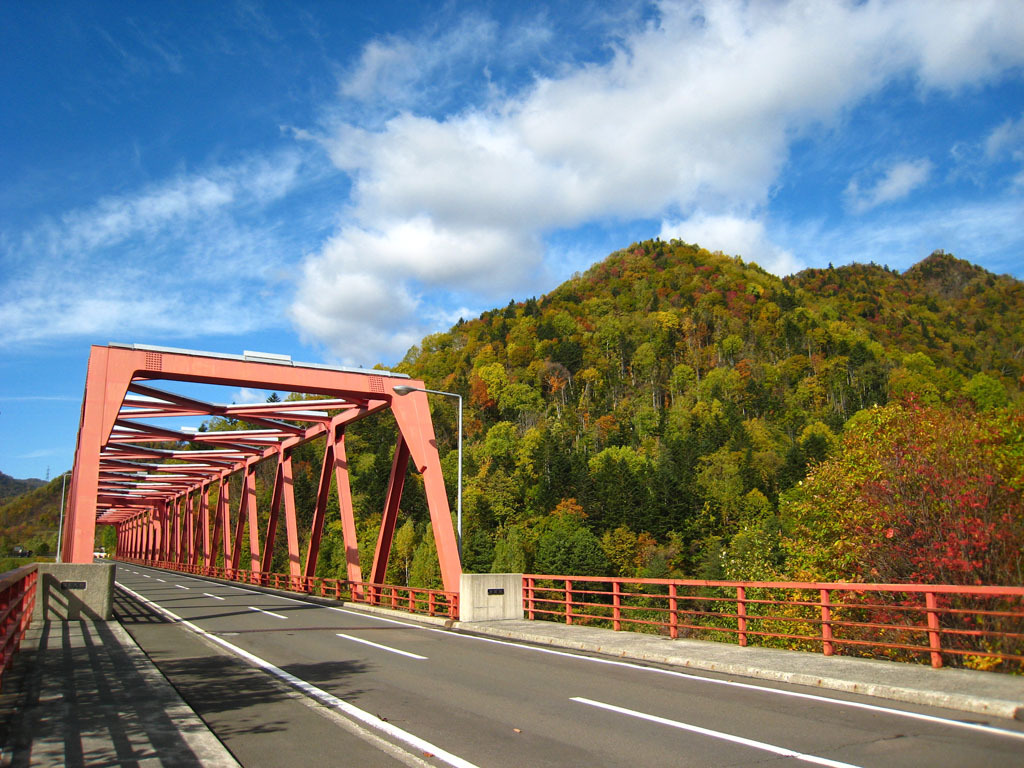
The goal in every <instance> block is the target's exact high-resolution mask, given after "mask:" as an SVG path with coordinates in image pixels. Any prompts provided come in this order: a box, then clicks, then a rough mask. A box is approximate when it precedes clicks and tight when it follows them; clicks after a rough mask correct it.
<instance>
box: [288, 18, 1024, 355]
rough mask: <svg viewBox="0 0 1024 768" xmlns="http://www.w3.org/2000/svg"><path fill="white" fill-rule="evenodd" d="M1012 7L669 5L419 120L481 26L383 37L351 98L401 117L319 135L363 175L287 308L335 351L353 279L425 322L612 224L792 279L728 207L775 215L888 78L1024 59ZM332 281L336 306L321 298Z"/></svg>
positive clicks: (911, 172) (915, 165) (868, 194)
mask: <svg viewBox="0 0 1024 768" xmlns="http://www.w3.org/2000/svg"><path fill="white" fill-rule="evenodd" d="M1012 6H1013V4H1009V3H1000V2H989V3H983V2H979V3H961V2H955V1H953V0H950V2H945V3H934V2H902V3H889V2H867V3H859V4H851V3H843V2H828V3H826V2H814V3H809V2H799V1H794V2H784V3H771V4H769V3H749V4H747V3H707V4H693V3H668V2H666V3H663V4H661V5H659V6H658V10H659V18H658V20H657V21H656V22H652V23H643V24H639V25H637V26H634V27H633V28H632V29H627V30H626V31H625V32H624V33H623V34H622V35H621V36H620V37H618V38H615V40H616V42H612V41H611V38H609V45H613V46H614V47H613V50H612V55H611V57H610V59H608V60H607V61H603V62H600V63H593V62H591V63H587V62H581V63H579V64H577V65H576V66H566V67H564V68H562V69H561V70H560V71H559V72H558V74H556V75H548V76H545V77H537V78H535V79H534V80H533V81H531V82H530V83H529V84H528V85H526V86H523V87H521V89H520V90H519V91H518V92H515V93H511V94H505V93H504V92H503V91H502V90H501V89H497V90H496V91H495V94H496V95H493V96H492V97H491V98H490V99H489V100H486V101H479V102H478V103H476V104H475V105H471V106H468V107H466V106H464V105H462V106H460V108H459V109H458V111H451V112H450V113H448V114H447V116H443V117H439V116H437V113H438V109H437V108H436V107H435V108H432V109H425V108H421V109H419V110H418V112H414V111H413V109H415V104H417V102H416V101H415V100H414V99H412V98H411V97H408V98H407V96H406V94H407V93H408V91H409V90H410V89H415V88H417V87H421V86H425V87H429V90H430V93H431V94H432V98H434V99H436V100H437V101H438V102H439V103H444V101H445V99H444V96H445V94H443V93H440V94H439V92H438V88H439V87H440V86H439V85H438V83H437V82H436V81H434V80H432V79H431V78H436V77H437V76H438V75H439V74H443V72H444V64H445V62H447V61H456V60H457V61H467V60H471V59H472V58H473V57H472V46H473V45H478V44H480V41H482V40H487V39H488V35H489V34H490V31H488V32H487V34H479V35H477V37H476V38H473V37H472V36H464V37H462V38H460V41H459V45H461V44H462V43H465V45H461V47H459V45H456V46H453V50H454V52H453V54H452V58H451V59H447V58H446V57H445V56H443V55H440V54H439V52H440V51H442V50H443V46H441V45H438V43H439V42H443V41H445V40H446V38H445V36H443V35H442V36H439V37H437V38H434V39H432V40H425V39H421V40H403V39H399V38H391V39H388V40H386V41H383V42H380V41H378V42H375V43H373V44H371V45H370V46H368V47H367V48H366V49H365V51H364V53H363V56H362V58H361V59H360V63H359V66H358V67H357V68H356V69H355V71H354V72H353V73H352V75H351V76H350V77H349V79H348V80H347V81H346V82H345V83H344V85H343V90H344V91H345V92H346V93H347V94H349V95H355V96H358V97H359V98H361V99H363V100H364V101H365V102H366V104H367V105H369V106H373V102H374V99H375V97H376V96H379V97H380V102H379V103H378V104H377V107H378V109H377V111H376V114H378V115H379V114H381V113H383V112H384V111H386V109H387V103H386V101H385V100H386V99H389V98H392V97H393V95H394V94H395V93H398V94H400V95H401V98H400V99H399V101H400V105H401V108H404V109H405V110H406V111H404V112H401V113H399V114H394V116H392V117H390V118H388V119H386V120H385V121H383V122H372V121H364V122H362V123H360V122H357V121H356V118H355V117H352V116H350V117H349V122H348V123H347V124H342V125H340V126H336V128H335V129H334V130H332V131H331V132H329V133H328V135H326V136H325V137H323V138H322V139H321V140H322V141H323V143H324V145H325V147H326V148H327V149H328V151H329V152H330V153H331V157H332V159H333V160H334V162H335V164H336V165H337V166H338V168H340V169H342V170H344V171H346V172H347V173H348V174H349V175H350V177H351V179H352V182H353V187H352V194H351V199H350V207H349V208H348V209H347V210H346V212H345V223H344V224H343V225H342V226H341V227H340V229H339V231H338V233H337V235H336V236H334V237H333V238H331V240H330V241H329V242H328V243H327V244H326V245H325V246H324V248H323V249H322V250H320V251H319V252H317V253H313V254H311V255H310V256H309V257H308V259H307V262H306V265H305V270H304V283H303V284H302V286H301V288H300V291H299V294H298V298H297V302H296V306H295V307H294V308H293V311H292V316H293V318H294V319H295V321H296V323H297V325H298V327H299V328H300V329H301V330H302V331H304V332H305V333H306V334H308V335H309V336H310V337H312V338H316V339H319V340H321V341H323V342H324V343H326V344H327V345H328V346H331V347H332V348H334V349H336V350H340V349H342V348H343V346H344V345H345V344H347V343H348V342H343V341H342V339H343V337H344V336H350V335H351V333H352V330H353V328H354V327H355V326H354V325H353V316H352V313H351V312H349V311H347V310H345V309H344V307H345V306H346V305H347V304H348V302H350V301H352V300H353V299H356V300H357V301H358V298H357V297H354V296H353V285H354V284H353V283H352V282H351V281H347V280H345V279H343V277H344V273H345V271H349V270H354V269H356V268H358V269H357V272H358V274H359V275H361V278H362V279H363V280H364V281H369V280H371V279H377V280H382V281H383V280H386V281H387V283H388V284H389V286H390V287H391V289H392V291H393V292H394V293H395V294H396V295H398V296H400V297H401V299H400V301H399V304H400V306H401V307H402V311H403V312H405V313H407V316H408V317H418V318H422V317H424V316H425V315H426V314H428V308H427V307H426V306H424V303H423V300H422V299H421V298H420V297H419V295H418V294H417V292H416V290H415V287H416V285H417V284H420V283H429V284H438V285H439V284H443V285H445V286H446V287H448V288H449V289H450V290H452V291H455V292H471V293H472V294H473V295H474V296H475V297H477V298H479V299H481V300H486V299H487V298H495V299H497V298H504V297H507V295H508V292H509V286H510V285H514V284H516V283H517V282H518V281H521V280H522V279H523V278H524V277H525V276H526V275H528V274H531V273H532V271H533V270H535V269H536V267H537V265H538V264H539V262H540V261H541V259H542V256H543V252H544V245H543V241H544V237H545V235H546V234H548V233H550V232H553V231H556V230H558V229H564V228H571V227H576V226H580V225H584V224H586V223H588V222H593V221H596V220H598V219H602V218H607V217H611V218H617V219H619V220H627V219H630V218H636V217H643V218H661V219H663V220H665V221H667V222H681V224H675V225H673V224H666V225H665V229H666V231H667V230H668V229H674V228H675V227H676V226H679V227H682V226H683V225H685V226H686V228H687V229H688V230H689V231H690V232H705V233H706V235H707V237H711V238H716V239H718V240H719V241H720V242H721V246H717V247H722V248H723V249H729V250H739V251H744V252H746V254H748V257H749V258H752V259H754V260H756V261H759V262H761V263H763V265H764V266H765V267H766V268H769V269H773V270H776V271H781V272H785V271H789V270H790V269H792V268H796V267H797V266H799V264H798V262H797V261H796V260H795V259H794V257H793V256H792V254H791V253H789V252H788V251H787V250H785V249H782V248H779V247H778V246H775V245H773V244H772V242H771V241H770V239H769V238H768V236H767V235H766V234H765V230H764V226H763V223H762V222H760V221H759V220H758V219H756V218H754V219H751V218H744V216H742V215H741V216H735V214H734V212H736V211H755V210H759V209H763V207H764V206H765V205H766V204H767V202H768V201H769V199H770V195H771V191H772V188H773V185H775V184H776V183H777V181H778V179H779V176H780V174H781V172H782V169H783V167H784V166H785V163H786V161H787V153H788V147H789V145H790V142H791V141H792V140H793V139H794V137H797V136H800V135H801V134H803V133H805V132H807V131H810V130H811V129H813V128H814V127H815V126H817V125H819V124H821V123H826V124H835V123H839V122H841V120H842V118H843V116H844V114H845V112H846V111H847V110H849V109H851V108H852V107H854V106H855V105H857V104H858V103H859V102H861V101H862V100H863V99H864V98H865V97H867V96H870V95H872V94H875V93H877V92H878V91H879V90H880V89H881V88H882V87H883V86H884V85H886V84H887V83H889V82H890V81H892V80H893V79H894V78H903V77H908V76H909V77H912V78H914V79H915V80H916V82H917V83H918V86H919V88H920V89H921V90H922V91H928V90H930V89H944V90H950V89H957V88H962V87H964V86H967V85H970V84H972V83H975V82H978V81H979V80H981V79H982V78H986V77H991V76H993V75H995V74H997V73H999V72H1001V71H1003V70H1005V69H1006V68H1007V67H1012V66H1017V65H1019V64H1021V63H1024V15H1021V14H1019V13H1016V12H1015V10H1016V9H1014V8H1013V7H1012ZM1018 17H1021V18H1018ZM951 19H952V20H955V23H951V22H950V20H951ZM485 27H486V25H485ZM489 29H490V28H488V30H489ZM467 41H468V42H467ZM427 81H429V82H427ZM454 82H455V84H456V85H459V83H460V82H461V81H459V80H458V78H456V79H455V81H454ZM442 90H443V89H442ZM428 115H429V116H428ZM930 173H931V164H930V163H929V161H927V160H917V161H905V162H903V163H899V164H897V165H894V166H893V167H892V168H890V169H888V171H887V172H886V173H885V174H884V175H883V176H882V178H880V179H878V180H877V181H876V182H875V183H873V184H872V185H871V186H870V188H868V189H866V190H862V189H861V186H862V183H861V182H859V181H858V182H855V184H854V185H853V186H852V187H851V190H850V193H849V194H850V196H851V200H852V201H853V205H854V206H855V207H857V208H858V209H860V210H867V209H869V208H872V207H875V206H878V205H881V204H882V203H884V202H888V201H892V200H895V199H899V198H900V197H903V196H905V195H907V194H909V193H910V192H911V191H912V190H913V189H915V188H916V187H918V186H920V185H921V184H923V183H925V182H926V181H927V179H928V177H929V174H930ZM680 231H681V232H682V230H681V229H680ZM682 236H684V238H686V237H687V236H686V235H685V234H683V235H682ZM688 239H696V238H694V237H693V235H692V234H691V235H689V236H688ZM730 243H734V244H735V245H730ZM335 278H337V279H335ZM326 284H330V285H333V286H335V287H336V289H337V291H338V293H337V295H334V296H332V297H331V299H330V301H326V300H311V298H310V297H312V296H316V295H318V294H319V293H320V292H321V291H322V287H323V286H324V285H326ZM488 287H489V289H488ZM377 306H379V308H380V311H382V312H384V313H385V314H384V315H383V316H380V317H378V316H376V315H366V316H364V317H363V318H362V321H361V322H362V326H361V327H366V326H367V325H369V324H370V323H372V322H374V321H377V320H380V321H381V322H383V323H384V324H385V325H386V324H387V323H388V321H389V318H390V317H391V316H392V313H393V309H392V308H391V307H389V306H388V305H387V303H385V302H380V303H379V304H378V305H377ZM367 309H369V308H367ZM385 343H386V346H385V347H384V349H388V350H394V349H396V347H397V346H398V345H399V343H400V342H399V341H398V340H397V338H395V339H394V340H393V341H392V342H391V343H387V342H385ZM401 343H404V342H401ZM399 354H400V353H399Z"/></svg>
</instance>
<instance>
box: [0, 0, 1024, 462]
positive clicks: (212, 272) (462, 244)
mask: <svg viewBox="0 0 1024 768" xmlns="http://www.w3.org/2000/svg"><path fill="white" fill-rule="evenodd" d="M0 50H3V51H4V55H3V56H2V57H0V87H2V93H3V94H4V106H3V108H2V109H0V178H2V179H3V183H2V184H0V334H2V337H0V352H2V354H0V471H3V472H6V473H7V474H10V475H13V476H15V477H29V476H35V477H42V476H44V475H45V474H46V472H47V471H49V472H50V473H51V474H52V475H56V474H57V473H59V472H60V471H63V470H64V469H67V468H69V467H70V464H71V459H72V454H73V448H74V440H75V432H76V429H77V424H78V414H79V408H80V403H81V396H82V388H83V384H84V380H85V366H86V360H87V357H88V351H89V345H90V344H106V343H108V342H111V341H124V342H137V343H145V344H157V345H165V346H175V347H187V348H194V349H205V350H211V351H218V352H228V353H240V352H241V351H243V350H245V349H251V350H260V351H269V352H278V353H285V354H290V355H291V356H292V357H293V359H296V360H303V361H310V362H328V363H341V364H346V365H363V366H371V365H373V364H375V363H382V364H384V365H393V364H394V363H395V362H397V361H398V360H400V359H401V358H402V356H403V354H404V353H405V351H406V350H407V349H408V348H409V347H410V346H411V345H412V344H415V343H416V342H417V341H418V340H419V339H420V338H422V336H423V335H425V334H427V333H430V332H433V331H437V330H440V329H443V328H447V327H448V326H450V325H451V324H452V323H453V322H455V321H456V320H457V319H458V318H459V317H460V316H465V317H469V316H474V315H476V314H477V313H479V312H480V311H481V310H484V309H488V308H491V307H493V306H501V305H504V304H506V303H507V302H508V301H509V299H512V298H516V299H523V298H526V297H529V296H534V295H540V294H543V293H545V292H547V291H549V290H550V289H551V288H553V287H554V286H556V285H557V284H558V283H559V282H561V281H562V280H564V279H565V278H567V277H569V276H570V275H571V274H572V273H573V272H575V271H577V270H583V269H585V268H586V267H587V266H589V265H590V264H591V263H593V262H595V261H597V260H599V259H601V258H603V257H604V256H606V255H607V254H608V253H609V252H611V251H612V250H615V249H618V248H622V247H625V246H626V245H628V244H629V243H630V242H632V241H635V240H641V239H647V238H652V237H655V236H661V237H663V238H667V237H679V238H681V239H683V240H685V241H687V242H698V243H700V244H701V245H703V246H705V247H707V248H709V249H712V250H722V251H725V252H727V253H738V254H741V255H742V256H743V257H744V258H746V259H748V260H752V261H756V262H758V263H759V264H761V265H762V266H763V267H765V268H766V269H769V270H771V271H773V272H775V273H776V274H780V275H785V274H789V273H792V272H794V271H798V270H799V269H802V268H804V267H810V266H822V265H825V264H827V263H829V262H832V263H834V264H837V265H838V264H844V263H849V262H851V261H875V262H877V263H882V264H888V265H890V266H892V267H896V268H899V269H905V268H906V267H908V266H910V265H911V264H913V263H915V262H916V261H919V260H920V259H922V258H923V257H925V256H927V255H928V254H929V253H930V252H931V251H933V250H936V249H940V248H941V249H944V250H946V251H949V252H952V253H955V254H956V255H957V256H960V257H961V258H965V259H968V260H970V261H972V262H974V263H977V264H980V265H982V266H985V267H986V268H988V269H990V270H992V271H994V272H998V273H1010V274H1013V275H1015V276H1017V277H1018V278H1024V255H1022V254H1024V249H1022V246H1024V4H1022V3H1020V2H1014V1H1013V0H992V1H991V2H984V1H983V0H976V1H973V2H942V1H941V0H934V1H932V2H911V1H909V0H908V1H903V2H859V3H843V2H824V1H816V2H810V1H807V2H775V3H771V2H754V3H738V2H735V3H733V2H728V3H717V2H708V3H697V2H665V3H643V2H621V3H614V2H594V3H586V2H548V3H542V2H538V3H521V4H520V3H505V2H480V3H459V2H441V3H411V2H410V3H403V2H374V3H350V2H333V3H329V2H305V3H303V2H294V3H272V2H266V3H259V2H235V3H231V2H221V3H201V2H181V3H136V2H123V3H118V2H107V1H104V0H95V1H93V2H74V1H72V2H60V3H57V2H54V3H47V2H31V3H28V2H26V3H3V4H0ZM249 396H251V393H245V392H234V393H227V394H226V396H225V398H224V399H234V400H237V401H239V402H241V401H242V400H243V399H245V398H246V397H249Z"/></svg>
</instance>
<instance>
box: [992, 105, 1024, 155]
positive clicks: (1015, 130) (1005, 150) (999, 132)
mask: <svg viewBox="0 0 1024 768" xmlns="http://www.w3.org/2000/svg"><path fill="white" fill-rule="evenodd" d="M985 155H986V157H988V158H989V159H990V160H998V159H1001V158H1003V157H1007V156H1009V157H1013V158H1014V159H1017V160H1021V159H1024V115H1021V116H1020V117H1019V118H1017V119H1016V120H1006V121H1004V122H1002V123H1000V124H999V125H997V126H996V127H995V128H994V129H993V130H992V133H990V134H989V135H988V137H987V138H986V139H985Z"/></svg>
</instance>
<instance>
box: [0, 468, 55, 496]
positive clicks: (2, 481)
mask: <svg viewBox="0 0 1024 768" xmlns="http://www.w3.org/2000/svg"><path fill="white" fill-rule="evenodd" d="M45 484H46V483H45V481H43V480H36V479H35V478H29V479H27V480H19V479H17V478H15V477H11V476H10V475H5V474H4V473H3V472H0V504H6V503H7V502H8V501H10V500H11V499H13V498H14V497H15V496H20V495H21V494H23V493H27V492H28V491H31V490H32V489H33V488H38V487H39V486H41V485H45Z"/></svg>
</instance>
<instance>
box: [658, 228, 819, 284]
mask: <svg viewBox="0 0 1024 768" xmlns="http://www.w3.org/2000/svg"><path fill="white" fill-rule="evenodd" d="M659 236H660V237H661V239H662V240H671V239H679V240H682V241H683V242H687V243H699V244H700V245H701V246H703V247H704V248H707V249H709V250H717V251H722V252H723V253H728V254H730V255H734V256H741V257H743V259H744V260H745V261H753V262H756V263H757V265H758V266H760V267H762V268H763V269H766V270H768V271H769V272H771V273H773V274H776V275H779V276H780V277H782V276H785V275H791V274H793V273H794V272H799V271H800V270H801V269H803V268H804V267H805V266H806V265H804V264H802V263H801V262H800V260H799V259H797V258H796V256H794V255H793V253H792V252H791V251H789V250H787V249H785V248H782V247H780V246H779V245H777V244H775V243H774V242H772V240H771V238H770V237H769V236H768V233H767V231H766V229H765V224H764V221H763V220H760V219H754V218H745V217H742V216H733V215H729V214H724V215H708V214H706V213H703V212H701V213H697V214H695V215H693V216H691V217H689V218H688V219H686V220H684V221H664V222H662V225H661V233H660V235H659Z"/></svg>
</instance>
